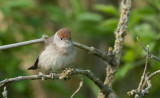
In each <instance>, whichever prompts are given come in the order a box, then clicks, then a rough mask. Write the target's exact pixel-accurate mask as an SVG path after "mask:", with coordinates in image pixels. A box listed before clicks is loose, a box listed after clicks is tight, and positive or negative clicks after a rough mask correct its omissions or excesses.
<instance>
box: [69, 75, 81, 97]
mask: <svg viewBox="0 0 160 98" xmlns="http://www.w3.org/2000/svg"><path fill="white" fill-rule="evenodd" d="M82 86H83V78H82V80H81V82H80V83H79V87H78V89H77V90H76V91H75V92H74V93H73V94H72V96H71V98H73V97H74V96H75V95H76V94H77V93H78V91H79V90H80V89H81V87H82Z"/></svg>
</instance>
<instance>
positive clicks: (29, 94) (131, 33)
mask: <svg viewBox="0 0 160 98" xmlns="http://www.w3.org/2000/svg"><path fill="white" fill-rule="evenodd" d="M119 5H120V0H0V45H6V44H11V43H16V42H21V41H27V40H32V39H37V38H41V36H42V35H43V34H46V35H49V36H51V35H53V34H54V33H55V32H56V31H57V30H58V29H60V28H62V27H67V28H69V29H70V30H71V31H72V39H73V41H77V42H80V43H83V44H85V45H88V46H94V47H96V48H98V49H100V50H101V51H103V52H107V47H109V46H113V45H114V40H115V37H114V31H115V29H116V27H117V23H118V20H119V14H120V11H119V9H120V6H119ZM159 22H160V0H134V2H133V8H132V12H131V16H130V20H129V27H128V33H127V35H126V37H125V42H124V49H123V53H122V59H121V65H120V68H119V70H118V72H117V74H116V77H115V82H114V85H113V89H114V90H115V92H116V93H117V95H118V96H119V97H120V98H130V97H129V96H128V95H127V94H126V93H127V91H129V90H132V89H135V88H137V86H138V83H139V81H140V77H141V74H142V72H143V68H144V64H145V55H146V53H145V52H144V51H143V49H142V48H141V46H140V45H139V44H138V42H137V40H136V37H137V36H138V37H139V39H140V40H141V42H142V43H143V44H144V45H145V46H146V45H147V44H148V45H150V52H152V53H153V54H155V55H156V56H157V57H159V58H160V46H159V45H160V24H159ZM42 47H43V44H35V45H28V46H23V47H18V48H13V49H9V50H3V51H0V80H3V79H6V78H11V77H16V76H23V75H32V74H38V72H39V71H40V70H37V71H28V70H27V68H28V67H29V66H31V65H32V64H33V63H34V60H35V59H36V57H37V56H38V53H39V52H40V50H41V49H42ZM86 57H87V58H86ZM71 65H72V67H76V68H81V69H90V70H91V71H93V73H94V74H95V75H96V76H97V77H99V78H100V79H101V80H102V81H104V78H105V66H104V64H103V61H102V60H100V59H99V58H97V57H95V56H92V55H89V54H88V53H87V52H86V51H83V50H80V49H77V58H76V61H75V62H74V63H73V64H71ZM158 69H160V63H159V62H157V61H155V60H152V59H150V60H149V67H148V72H150V73H151V72H153V71H156V70H158ZM81 77H82V76H81V75H79V76H75V77H73V78H72V79H71V80H68V81H62V80H54V81H52V80H47V81H40V80H35V81H20V82H17V83H13V84H9V85H8V86H7V90H8V96H9V98H69V97H70V96H71V95H72V93H73V92H74V91H75V90H76V89H77V88H78V85H79V82H80V81H81ZM159 77H160V75H157V76H156V77H154V78H153V79H152V81H151V82H152V89H151V90H150V93H149V95H148V96H146V97H145V98H151V97H152V98H158V96H160V94H159V89H160V82H159V81H160V78H159ZM2 91H3V88H0V92H2ZM98 92H99V89H98V88H97V87H96V86H95V85H94V83H93V82H92V81H90V80H89V79H88V78H86V77H84V85H83V87H82V88H81V90H80V91H79V92H78V93H77V94H76V96H75V98H96V97H97V94H98ZM0 98H2V95H1V94H0Z"/></svg>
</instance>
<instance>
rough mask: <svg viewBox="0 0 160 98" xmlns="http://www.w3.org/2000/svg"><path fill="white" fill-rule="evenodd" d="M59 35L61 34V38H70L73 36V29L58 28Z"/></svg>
mask: <svg viewBox="0 0 160 98" xmlns="http://www.w3.org/2000/svg"><path fill="white" fill-rule="evenodd" d="M57 35H58V36H59V38H67V39H69V38H70V37H71V31H70V30H68V29H67V28H62V29H60V30H58V33H57Z"/></svg>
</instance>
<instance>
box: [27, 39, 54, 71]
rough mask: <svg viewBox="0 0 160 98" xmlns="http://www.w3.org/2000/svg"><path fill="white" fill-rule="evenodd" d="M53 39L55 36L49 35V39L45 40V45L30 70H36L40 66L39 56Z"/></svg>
mask: <svg viewBox="0 0 160 98" xmlns="http://www.w3.org/2000/svg"><path fill="white" fill-rule="evenodd" d="M52 41H53V36H51V37H49V38H48V39H46V40H45V45H44V47H43V49H42V51H41V52H40V54H39V56H38V57H37V59H36V60H35V62H34V65H32V66H31V67H29V68H28V70H35V69H37V68H39V66H38V63H39V57H40V55H41V53H42V52H43V51H44V50H45V47H47V46H48V45H49V44H50V43H52Z"/></svg>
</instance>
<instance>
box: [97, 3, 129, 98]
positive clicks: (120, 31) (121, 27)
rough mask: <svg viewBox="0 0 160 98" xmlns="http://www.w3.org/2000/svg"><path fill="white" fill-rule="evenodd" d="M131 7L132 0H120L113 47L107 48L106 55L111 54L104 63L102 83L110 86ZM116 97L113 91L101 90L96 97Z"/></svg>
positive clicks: (116, 66) (118, 59) (118, 60)
mask: <svg viewBox="0 0 160 98" xmlns="http://www.w3.org/2000/svg"><path fill="white" fill-rule="evenodd" d="M131 7H132V0H122V1H121V13H120V19H119V23H118V26H117V29H116V32H115V35H116V40H115V44H114V49H112V48H110V47H109V49H108V55H110V57H111V56H113V57H112V58H111V60H110V61H109V60H108V61H107V62H105V65H106V78H105V81H104V84H106V85H108V86H109V87H112V84H113V80H114V76H115V73H116V72H117V68H118V66H119V64H120V58H121V53H122V48H123V41H124V37H125V35H126V32H127V28H128V21H129V16H130V12H131ZM106 97H109V98H117V95H116V94H115V92H110V94H109V95H108V96H105V95H103V93H102V92H100V93H99V95H98V98H106Z"/></svg>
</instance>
